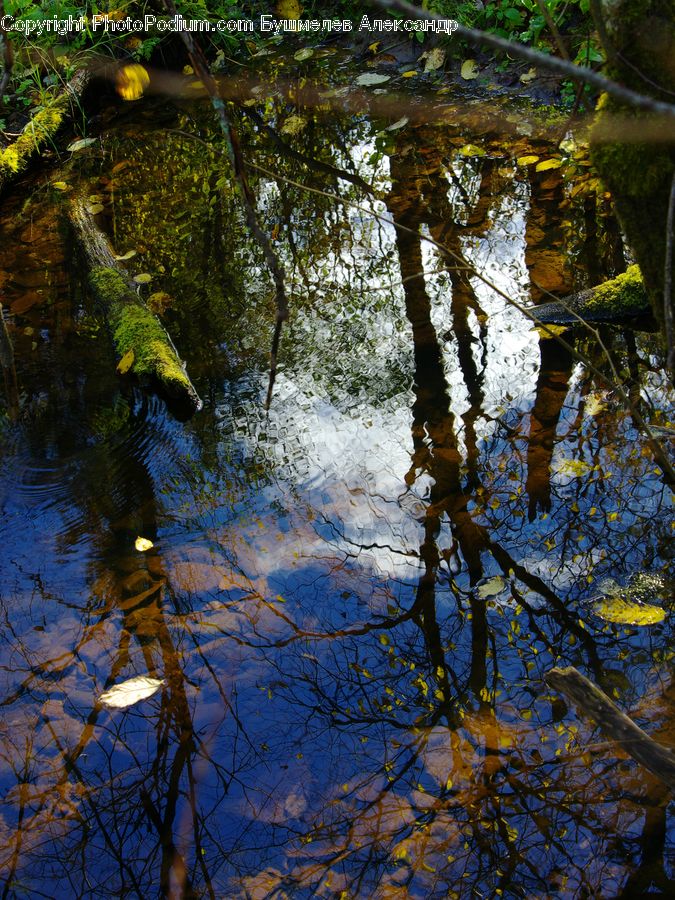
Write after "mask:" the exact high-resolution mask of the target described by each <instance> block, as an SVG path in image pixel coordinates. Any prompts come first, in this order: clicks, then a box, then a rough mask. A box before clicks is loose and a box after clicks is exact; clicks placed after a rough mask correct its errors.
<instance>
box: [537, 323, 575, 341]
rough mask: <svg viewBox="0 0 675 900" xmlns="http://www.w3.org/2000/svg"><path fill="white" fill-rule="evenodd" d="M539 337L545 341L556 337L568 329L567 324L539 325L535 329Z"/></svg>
mask: <svg viewBox="0 0 675 900" xmlns="http://www.w3.org/2000/svg"><path fill="white" fill-rule="evenodd" d="M534 330H535V331H536V332H537V334H538V335H539V337H540V338H541V339H542V340H543V341H545V340H547V338H552V337H556V335H559V334H564V333H565V332H566V331H567V325H546V326H543V325H542V326H539V327H538V328H535V329H534Z"/></svg>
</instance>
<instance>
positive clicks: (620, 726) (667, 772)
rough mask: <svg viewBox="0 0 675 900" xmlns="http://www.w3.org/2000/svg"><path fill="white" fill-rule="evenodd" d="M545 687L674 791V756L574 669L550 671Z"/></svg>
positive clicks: (674, 754) (546, 677)
mask: <svg viewBox="0 0 675 900" xmlns="http://www.w3.org/2000/svg"><path fill="white" fill-rule="evenodd" d="M545 679H546V683H547V684H548V685H550V686H551V687H552V688H553V689H554V690H556V691H560V693H561V694H564V695H565V696H566V697H568V698H569V699H570V700H571V701H572V702H573V703H574V704H575V706H576V707H577V709H578V710H579V711H580V712H581V713H582V715H584V716H588V718H590V719H592V720H593V721H594V722H595V724H596V725H599V726H600V728H601V729H602V730H603V732H604V733H605V734H606V735H607V737H608V738H610V740H613V741H616V742H617V744H618V745H619V746H620V747H621V749H622V750H625V751H626V753H629V754H630V755H631V756H632V757H633V759H635V760H637V761H638V762H639V763H641V764H642V765H643V766H644V767H645V768H647V769H649V771H650V772H653V773H654V775H656V776H658V778H660V779H661V781H663V782H664V783H665V784H667V785H668V787H669V788H670V789H671V791H672V790H675V753H673V751H672V750H671V749H670V748H669V747H664V746H663V744H659V743H658V742H657V741H655V740H654V739H653V738H651V737H649V735H648V734H647V733H646V732H644V731H643V730H642V729H641V728H640V727H639V725H636V724H635V722H633V720H632V719H631V718H629V717H628V716H627V715H626V714H625V713H623V712H621V710H620V709H619V708H618V706H617V705H616V704H615V703H614V702H613V701H612V700H610V698H609V697H608V696H607V694H605V692H604V691H602V690H600V688H599V687H598V686H597V685H596V684H593V682H592V681H589V680H588V678H585V677H584V676H583V675H582V674H581V672H579V671H577V669H575V668H573V667H571V666H570V667H568V668H566V669H557V668H556V669H551V670H550V672H548V673H547V674H546V676H545Z"/></svg>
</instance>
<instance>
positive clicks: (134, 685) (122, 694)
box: [98, 675, 164, 709]
mask: <svg viewBox="0 0 675 900" xmlns="http://www.w3.org/2000/svg"><path fill="white" fill-rule="evenodd" d="M163 684H164V682H163V681H162V680H161V679H159V678H150V676H149V675H138V676H137V677H136V678H129V680H128V681H122V682H121V683H120V684H116V685H114V686H113V687H111V688H110V689H109V690H107V691H103V693H102V694H101V696H100V697H99V698H98V700H99V703H102V704H103V705H104V706H110V707H111V708H112V709H124V708H125V707H127V706H133V704H134V703H138V702H139V701H141V700H147V698H148V697H152V695H153V694H155V693H156V692H157V691H158V690H159V689H160V687H161V686H162V685H163Z"/></svg>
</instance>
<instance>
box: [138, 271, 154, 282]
mask: <svg viewBox="0 0 675 900" xmlns="http://www.w3.org/2000/svg"><path fill="white" fill-rule="evenodd" d="M134 281H135V282H136V284H147V283H148V282H149V281H152V275H149V274H148V273H147V272H142V273H141V274H140V275H134Z"/></svg>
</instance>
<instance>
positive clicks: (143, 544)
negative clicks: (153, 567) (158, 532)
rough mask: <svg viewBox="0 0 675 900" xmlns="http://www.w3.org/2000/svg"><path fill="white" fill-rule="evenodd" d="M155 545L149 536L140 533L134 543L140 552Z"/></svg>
mask: <svg viewBox="0 0 675 900" xmlns="http://www.w3.org/2000/svg"><path fill="white" fill-rule="evenodd" d="M154 546H155V545H154V544H153V543H152V541H151V540H148V538H144V537H141V536H140V535H139V536H138V537H137V538H136V542H135V543H134V547H135V548H136V549H137V550H138V552H139V553H145V551H146V550H150V549H151V548H152V547H154Z"/></svg>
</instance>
